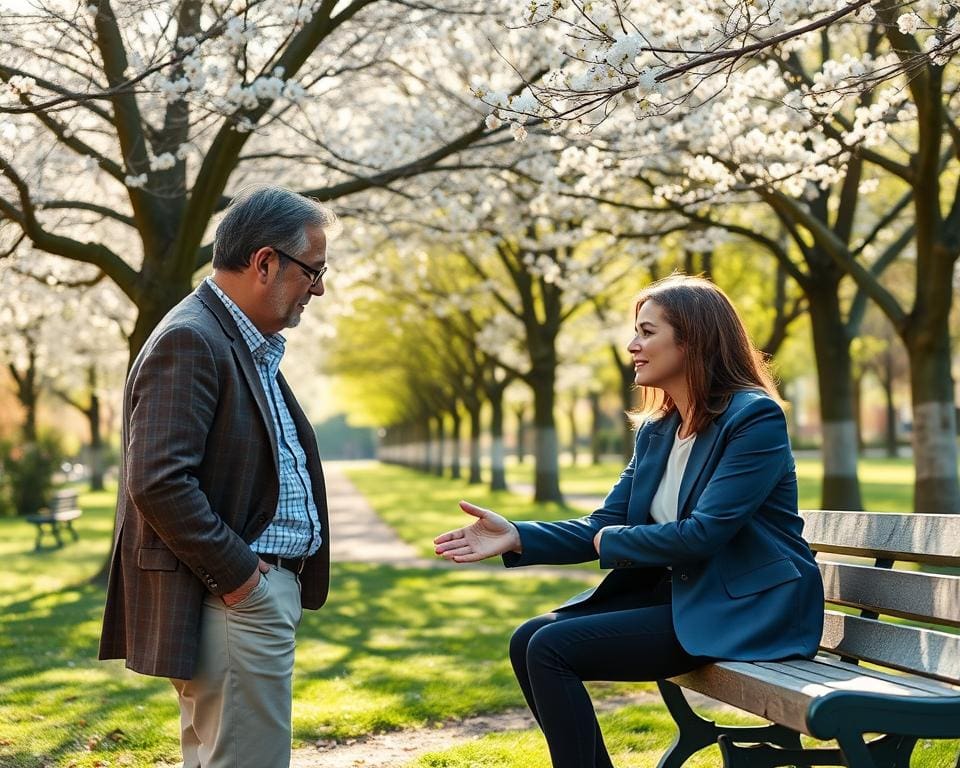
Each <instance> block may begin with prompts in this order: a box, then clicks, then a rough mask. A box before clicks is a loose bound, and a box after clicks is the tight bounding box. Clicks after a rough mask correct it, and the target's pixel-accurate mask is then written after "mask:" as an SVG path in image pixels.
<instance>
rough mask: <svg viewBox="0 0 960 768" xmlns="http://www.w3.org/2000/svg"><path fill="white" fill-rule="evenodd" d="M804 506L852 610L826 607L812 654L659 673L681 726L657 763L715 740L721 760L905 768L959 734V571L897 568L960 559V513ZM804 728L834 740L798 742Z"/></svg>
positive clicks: (830, 598)
mask: <svg viewBox="0 0 960 768" xmlns="http://www.w3.org/2000/svg"><path fill="white" fill-rule="evenodd" d="M801 514H802V515H803V517H804V519H805V520H806V526H805V528H804V535H805V536H806V538H807V540H808V541H809V542H810V545H811V547H812V548H813V549H814V551H816V552H817V553H820V556H819V557H818V561H819V562H820V571H821V573H822V574H823V581H824V589H825V593H826V600H827V603H832V604H833V606H835V607H843V608H845V609H846V610H844V611H843V612H841V611H837V610H832V609H830V607H829V605H828V607H827V609H826V611H825V616H824V619H825V624H824V630H823V637H822V639H821V641H820V649H821V652H820V654H819V655H818V656H817V657H816V658H815V659H814V660H804V659H801V660H793V661H780V662H759V663H745V662H729V661H724V662H718V663H715V664H709V665H707V666H705V667H702V668H700V669H697V670H695V671H694V672H690V673H689V674H685V675H680V676H678V677H675V678H672V679H670V680H661V681H660V682H659V683H658V685H659V687H660V692H661V694H662V695H663V698H664V702H665V703H666V705H667V708H668V709H669V710H670V714H671V715H672V716H673V718H674V720H675V721H676V723H677V725H678V728H679V733H678V735H677V737H676V739H675V740H674V743H673V745H672V746H671V747H670V749H669V750H668V751H667V752H666V753H665V754H664V756H663V757H662V758H661V759H660V763H659V768H677V767H678V766H681V765H683V763H684V762H685V761H686V760H687V758H688V757H690V756H691V755H692V754H693V753H694V752H697V751H699V750H700V749H703V748H704V747H706V746H709V745H711V744H719V746H720V752H721V754H722V756H723V765H724V766H750V767H751V768H761V767H763V768H767V767H771V768H772V767H773V766H786V765H796V766H808V765H846V766H850V767H851V768H907V767H908V766H909V765H910V754H911V752H912V751H913V748H914V746H915V744H916V742H917V741H918V740H919V739H922V738H930V739H937V738H958V737H960V688H957V687H955V686H957V685H958V684H960V635H958V634H956V628H957V627H960V576H955V575H947V574H943V573H941V574H935V573H921V572H917V571H913V570H893V568H892V567H893V564H894V562H896V561H901V562H911V563H919V564H921V565H928V566H934V567H935V568H937V567H943V568H941V570H945V569H954V568H956V567H957V566H960V515H919V514H918V515H910V514H882V513H870V512H824V511H820V510H813V511H804V512H802V513H801ZM825 554H827V555H841V556H842V557H840V558H833V559H829V558H825V557H823V555H825ZM853 558H860V559H859V561H855V560H854V559H853ZM864 559H866V560H864ZM871 561H872V562H871ZM954 572H956V571H954ZM903 620H907V621H908V622H919V623H922V624H924V625H925V626H924V627H918V626H909V625H908V624H906V623H904V622H903ZM951 629H952V630H953V631H952V632H951V631H950V630H951ZM717 631H720V632H722V631H723V628H722V627H718V628H717ZM784 631H787V630H786V628H785V630H784ZM861 661H862V662H866V663H867V664H868V665H869V666H860V665H859V662H861ZM682 688H688V689H690V690H693V691H697V692H699V693H702V694H705V695H707V696H709V697H711V698H714V699H717V700H719V701H722V702H725V703H727V704H732V705H733V706H735V707H738V708H740V709H743V710H746V711H747V712H752V713H753V714H756V715H759V716H760V717H763V718H765V719H766V720H768V721H770V724H769V725H759V726H740V727H733V726H723V725H717V724H715V723H713V722H711V721H709V720H706V719H704V718H702V717H700V716H699V715H697V714H696V713H695V712H694V711H693V710H692V709H691V708H690V706H689V704H688V703H687V701H686V699H685V697H684V695H683V692H682V690H681V689H682ZM800 734H806V735H808V736H813V737H814V738H816V739H820V740H824V741H829V740H836V742H837V748H833V747H817V748H808V749H801V744H800ZM865 734H875V735H877V737H876V738H873V737H871V738H870V739H869V740H866V739H865V738H864V736H865ZM957 768H960V762H958V763H957Z"/></svg>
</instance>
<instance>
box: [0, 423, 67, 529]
mask: <svg viewBox="0 0 960 768" xmlns="http://www.w3.org/2000/svg"><path fill="white" fill-rule="evenodd" d="M62 462H63V448H62V446H61V441H60V437H59V435H56V434H53V433H47V434H45V435H42V436H41V437H38V438H37V439H36V440H35V441H32V442H26V443H6V444H4V445H2V446H0V467H2V469H3V474H2V477H0V483H2V486H3V492H4V493H3V495H4V496H5V504H4V506H5V507H6V510H5V511H6V512H7V513H8V514H9V513H10V512H11V511H12V512H14V513H15V514H18V515H32V514H34V513H35V512H36V511H37V510H38V509H40V508H41V507H44V506H46V504H47V503H48V502H49V500H50V495H51V493H52V491H53V485H54V483H53V476H54V474H55V473H56V472H57V470H58V469H59V468H60V464H61V463H62Z"/></svg>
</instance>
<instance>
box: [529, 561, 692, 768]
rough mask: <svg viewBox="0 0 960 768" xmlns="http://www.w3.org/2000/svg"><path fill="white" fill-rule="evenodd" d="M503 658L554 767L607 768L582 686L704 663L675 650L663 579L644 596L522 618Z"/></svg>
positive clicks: (665, 674)
mask: <svg viewBox="0 0 960 768" xmlns="http://www.w3.org/2000/svg"><path fill="white" fill-rule="evenodd" d="M644 603H645V604H644ZM638 604H639V605H638ZM625 605H629V607H625ZM510 661H511V663H512V664H513V671H514V674H516V676H517V681H518V682H519V683H520V688H521V689H522V690H523V695H524V697H525V698H526V700H527V704H528V705H529V707H530V710H531V711H532V712H533V716H534V717H535V718H536V720H537V723H539V725H540V728H541V730H542V731H543V734H544V736H545V737H546V739H547V745H548V747H549V748H550V758H551V760H552V761H553V766H554V768H594V767H596V768H612V766H613V763H611V762H610V756H609V755H608V754H607V750H606V747H605V746H604V743H603V737H602V735H601V733H600V727H599V725H598V724H597V718H596V714H595V713H594V710H593V705H592V703H591V701H590V695H589V694H588V693H587V689H586V688H585V687H584V685H583V683H584V681H586V680H610V681H646V680H659V679H661V678H664V677H671V676H672V675H679V674H682V673H684V672H689V671H690V670H692V669H695V668H696V667H699V666H701V665H702V664H705V663H707V662H708V661H711V659H708V658H704V657H700V656H691V655H690V654H688V653H687V652H686V651H684V650H683V648H682V647H681V645H680V643H679V641H678V640H677V636H676V633H675V632H674V630H673V618H672V615H671V606H670V582H669V580H668V579H664V580H663V581H662V582H661V583H660V584H658V585H657V586H655V587H653V588H651V589H649V591H648V592H647V593H646V594H644V595H639V596H638V595H631V596H629V597H628V599H627V600H616V599H613V600H608V601H601V602H599V603H597V604H590V605H588V606H585V607H582V608H580V607H571V608H567V609H563V610H560V611H555V612H553V613H547V614H544V615H542V616H537V617H536V618H533V619H530V620H529V621H527V622H525V623H524V624H522V625H521V626H520V627H519V628H518V629H517V630H516V632H514V634H513V637H512V638H511V640H510Z"/></svg>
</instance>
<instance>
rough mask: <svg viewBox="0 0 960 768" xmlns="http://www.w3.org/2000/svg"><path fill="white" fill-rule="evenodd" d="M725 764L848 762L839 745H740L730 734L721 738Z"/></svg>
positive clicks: (766, 767)
mask: <svg viewBox="0 0 960 768" xmlns="http://www.w3.org/2000/svg"><path fill="white" fill-rule="evenodd" d="M717 743H718V744H719V745H720V755H721V757H722V758H723V766H724V768H776V767H777V766H795V767H796V768H800V767H801V766H802V767H804V768H806V766H813V765H846V762H844V759H843V755H842V754H840V750H839V749H801V748H800V745H799V744H798V745H797V747H796V748H795V749H794V748H783V747H776V746H773V745H772V744H751V745H749V746H739V745H737V744H734V743H733V740H732V739H731V738H730V736H729V735H727V734H721V735H720V736H719V738H718V739H717Z"/></svg>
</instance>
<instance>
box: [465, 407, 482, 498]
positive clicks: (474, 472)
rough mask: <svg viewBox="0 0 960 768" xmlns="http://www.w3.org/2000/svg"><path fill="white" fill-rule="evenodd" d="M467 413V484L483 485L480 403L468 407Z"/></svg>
mask: <svg viewBox="0 0 960 768" xmlns="http://www.w3.org/2000/svg"><path fill="white" fill-rule="evenodd" d="M467 412H468V413H469V414H470V477H469V479H468V480H467V482H468V483H469V484H470V485H476V484H477V483H482V482H483V478H482V477H481V476H480V430H481V424H480V402H479V400H478V401H475V402H472V403H469V404H468V405H467Z"/></svg>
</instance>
